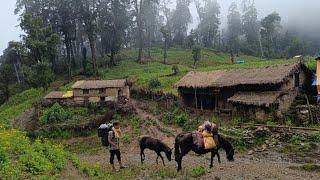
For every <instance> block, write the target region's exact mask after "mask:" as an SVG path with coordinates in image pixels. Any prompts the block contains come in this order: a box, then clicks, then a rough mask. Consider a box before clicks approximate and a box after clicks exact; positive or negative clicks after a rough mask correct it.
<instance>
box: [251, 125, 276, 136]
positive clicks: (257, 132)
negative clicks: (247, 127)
mask: <svg viewBox="0 0 320 180" xmlns="http://www.w3.org/2000/svg"><path fill="white" fill-rule="evenodd" d="M271 134H272V133H271V131H270V130H269V129H268V128H266V127H258V128H257V129H256V130H254V131H253V135H254V136H255V137H266V136H270V135H271Z"/></svg>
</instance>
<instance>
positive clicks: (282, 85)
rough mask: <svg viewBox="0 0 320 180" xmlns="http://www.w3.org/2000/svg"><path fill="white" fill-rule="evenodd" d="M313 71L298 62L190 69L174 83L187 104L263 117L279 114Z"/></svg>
mask: <svg viewBox="0 0 320 180" xmlns="http://www.w3.org/2000/svg"><path fill="white" fill-rule="evenodd" d="M311 77H312V73H310V71H309V70H308V68H306V67H305V66H304V64H302V63H300V62H297V63H293V64H284V65H273V66H267V67H261V68H251V69H235V70H219V71H213V72H189V73H188V74H187V75H186V76H184V77H183V78H182V79H181V80H180V81H178V82H177V83H176V84H175V86H176V87H177V88H178V92H179V96H180V99H181V101H182V103H183V104H184V105H186V106H189V107H193V108H197V109H207V110H214V111H215V112H216V113H228V114H232V115H240V116H244V117H248V118H252V119H257V120H264V119H266V118H268V117H269V116H270V115H276V116H277V117H282V116H283V115H284V114H285V113H286V112H287V110H288V109H289V108H290V106H291V104H292V102H293V101H294V99H295V98H296V96H297V95H298V93H299V92H300V90H301V89H302V88H304V87H305V86H307V85H308V81H307V80H308V79H310V78H311Z"/></svg>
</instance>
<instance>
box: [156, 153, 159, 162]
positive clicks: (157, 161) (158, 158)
mask: <svg viewBox="0 0 320 180" xmlns="http://www.w3.org/2000/svg"><path fill="white" fill-rule="evenodd" d="M158 159H159V154H158V153H157V159H156V162H157V164H159V163H158Z"/></svg>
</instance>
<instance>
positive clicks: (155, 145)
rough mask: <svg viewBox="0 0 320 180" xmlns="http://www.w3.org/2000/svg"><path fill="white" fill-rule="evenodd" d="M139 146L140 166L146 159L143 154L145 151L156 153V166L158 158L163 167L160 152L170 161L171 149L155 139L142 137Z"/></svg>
mask: <svg viewBox="0 0 320 180" xmlns="http://www.w3.org/2000/svg"><path fill="white" fill-rule="evenodd" d="M139 145H140V156H141V164H143V161H144V159H145V158H146V156H145V154H144V150H145V149H150V150H153V151H155V152H156V154H157V155H158V156H157V164H158V159H159V157H160V158H161V160H162V163H163V165H164V166H165V164H164V160H163V157H162V155H161V152H164V153H165V154H166V157H167V159H168V160H169V161H171V155H172V149H170V148H169V147H168V146H167V145H166V144H165V143H163V142H162V141H160V140H159V139H155V138H152V137H150V136H143V137H141V139H140V142H139Z"/></svg>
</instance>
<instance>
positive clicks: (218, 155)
mask: <svg viewBox="0 0 320 180" xmlns="http://www.w3.org/2000/svg"><path fill="white" fill-rule="evenodd" d="M216 154H217V157H218V162H219V164H221V160H220V154H219V150H217V152H216Z"/></svg>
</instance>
